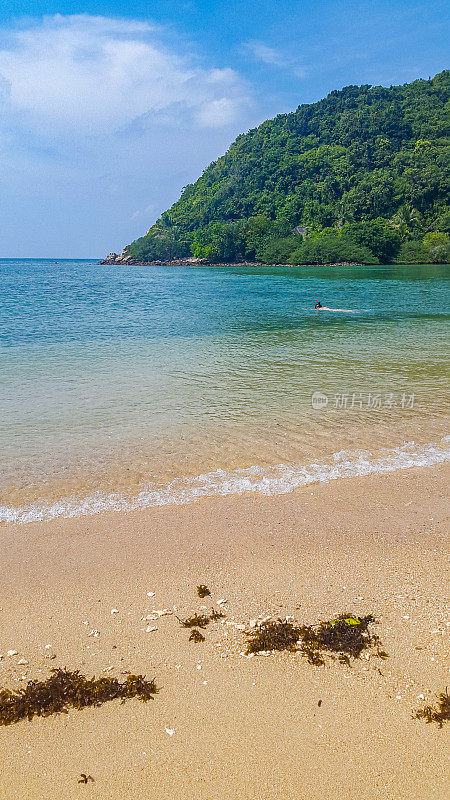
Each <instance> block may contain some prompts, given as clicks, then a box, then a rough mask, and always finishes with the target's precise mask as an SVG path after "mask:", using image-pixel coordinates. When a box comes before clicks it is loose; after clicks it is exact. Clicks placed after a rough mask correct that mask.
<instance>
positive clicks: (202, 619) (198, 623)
mask: <svg viewBox="0 0 450 800" xmlns="http://www.w3.org/2000/svg"><path fill="white" fill-rule="evenodd" d="M177 620H178V622H179V623H180V625H181V626H182V627H183V628H206V626H207V625H209V623H210V619H209V617H208V615H207V614H194V615H193V616H192V617H187V618H186V619H180V618H179V617H177Z"/></svg>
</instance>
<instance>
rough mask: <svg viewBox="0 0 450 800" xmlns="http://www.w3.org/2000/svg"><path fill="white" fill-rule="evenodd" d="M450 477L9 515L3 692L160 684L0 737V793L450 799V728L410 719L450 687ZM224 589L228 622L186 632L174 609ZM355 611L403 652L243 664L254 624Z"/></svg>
mask: <svg viewBox="0 0 450 800" xmlns="http://www.w3.org/2000/svg"><path fill="white" fill-rule="evenodd" d="M448 474H449V472H448V468H447V467H446V466H438V467H433V468H423V469H415V468H414V469H408V470H404V471H399V472H396V473H392V474H389V475H383V476H376V475H372V476H369V477H365V478H353V479H346V480H337V481H333V482H331V483H329V484H321V485H320V484H319V485H312V486H306V487H304V488H302V489H298V490H296V491H295V492H294V493H292V494H288V495H284V496H278V497H274V498H268V497H262V496H251V497H250V496H242V497H229V498H209V499H204V500H202V501H200V502H198V503H194V504H190V505H187V506H170V507H166V508H153V509H148V510H146V511H139V512H135V513H129V514H125V513H122V514H120V513H116V514H113V513H108V514H107V513H105V514H102V515H99V516H96V517H91V518H89V517H83V518H78V519H72V520H64V519H59V520H55V521H53V522H49V523H33V524H29V525H4V526H2V528H1V531H0V540H1V548H2V567H3V569H2V592H1V599H0V606H1V608H2V610H1V612H0V620H1V634H0V653H1V654H2V655H3V659H2V660H1V661H0V679H1V685H2V686H9V687H11V686H16V687H18V686H23V685H25V684H26V679H29V678H38V679H39V678H44V677H46V676H47V675H48V673H49V670H50V669H51V668H54V667H63V666H66V667H68V668H79V669H81V670H82V671H83V672H85V673H86V674H87V675H89V676H90V675H92V674H95V675H97V676H98V675H100V674H110V675H117V676H120V675H121V673H122V672H124V671H127V670H129V671H131V672H142V673H144V674H146V675H147V676H148V677H153V676H155V677H156V682H157V685H158V687H159V689H160V691H159V693H158V694H157V695H156V697H155V699H154V700H153V701H151V702H149V703H147V704H143V703H141V702H140V701H139V700H130V701H127V702H126V703H124V704H120V703H118V702H111V703H107V704H105V705H104V706H102V707H100V708H91V709H85V710H83V711H71V712H70V713H69V714H67V715H64V714H62V715H59V716H57V717H52V718H47V719H42V718H36V719H34V720H33V721H32V722H27V721H24V722H21V723H18V724H17V725H13V726H10V727H7V728H0V759H1V764H2V768H1V777H0V797H2V798H3V797H5V798H21V800H25V798H26V800H37V799H38V798H39V800H41V799H42V798H52V800H60V799H61V800H63V799H64V800H67V799H68V798H70V799H71V798H78V797H89V798H98V799H99V800H100V799H101V800H109V799H110V798H114V800H125V798H127V800H128V798H133V799H136V800H166V799H167V800H174V798H177V800H254V799H255V798H262V799H264V800H335V798H339V800H357V799H358V800H359V798H364V800H375V798H377V800H378V798H381V797H382V798H383V800H394V799H395V800H397V798H398V800H400V799H401V800H412V799H413V798H414V800H419V799H420V800H424V798H436V800H441V798H442V800H443V798H444V797H447V796H448V786H449V780H450V770H449V767H448V730H447V729H446V728H445V726H444V728H443V729H439V728H438V727H437V726H435V725H426V724H425V723H424V722H423V721H421V720H416V719H414V718H413V713H414V710H415V709H417V708H420V707H421V706H423V705H424V703H425V702H427V701H428V702H429V701H430V700H431V699H432V698H433V696H434V694H435V693H436V692H440V691H443V690H444V688H445V686H446V684H448V683H449V682H450V681H449V677H448V662H446V655H447V653H448V632H449V631H450V627H449V626H448V624H447V623H448V619H449V617H448V601H447V596H448V585H449V582H448V549H447V535H448V501H447V498H446V489H447V485H448ZM200 583H206V584H207V585H208V586H209V587H210V588H211V591H212V598H205V599H204V600H200V599H199V598H198V597H197V596H196V586H197V584H200ZM148 592H154V593H155V594H154V597H149V596H148V595H147V593H148ZM221 599H224V600H226V601H227V602H226V603H224V604H223V605H222V608H223V609H224V611H225V612H226V615H227V616H226V619H225V620H224V621H223V622H217V623H214V624H210V625H209V626H208V628H206V630H205V637H206V641H205V642H204V643H201V644H193V643H191V642H189V641H188V637H189V631H187V630H185V629H183V628H181V627H180V625H179V624H178V622H177V620H176V617H175V614H178V615H179V616H180V617H184V616H186V615H190V614H192V613H193V612H195V611H201V610H203V609H202V606H206V609H209V608H210V607H211V605H212V604H214V605H215V606H216V607H217V601H218V600H221ZM210 600H211V602H210ZM174 606H175V607H176V610H175V614H172V615H169V614H168V615H166V616H162V617H161V618H160V619H158V620H157V621H155V622H148V621H143V620H142V617H144V616H147V615H151V614H152V611H153V609H154V610H155V611H160V610H163V609H169V610H170V611H174V608H173V607H174ZM112 609H117V613H111V610H112ZM342 611H346V612H352V613H355V614H368V613H373V614H374V615H375V616H376V617H377V618H378V619H379V624H378V625H376V626H375V630H376V632H377V633H378V635H379V636H380V637H381V640H382V643H383V648H384V649H385V650H386V651H387V652H388V654H389V658H388V659H386V660H384V661H382V660H381V659H379V658H378V657H376V655H375V654H371V655H370V657H369V658H368V659H366V658H364V657H363V658H361V659H360V660H358V661H357V662H355V663H354V665H353V666H352V668H349V667H346V666H344V665H342V664H339V663H337V662H332V661H330V660H327V663H326V665H325V666H322V667H315V666H312V665H310V664H308V662H307V661H306V659H305V658H304V657H303V656H301V655H300V654H298V653H281V654H277V655H273V656H272V655H269V656H255V657H254V658H247V657H246V656H245V655H243V653H244V651H245V642H246V637H245V634H244V633H243V631H242V630H241V629H240V627H236V625H237V626H241V627H242V626H243V625H245V624H246V623H248V621H249V619H251V618H255V617H257V616H258V615H269V614H271V615H272V616H274V617H277V616H283V617H284V616H285V615H293V616H295V618H296V619H297V620H299V621H301V622H306V623H312V622H316V621H318V620H320V619H327V618H330V617H333V616H335V615H336V614H338V613H339V612H342ZM230 623H232V624H230ZM147 626H149V627H157V630H156V631H151V632H146V627H147ZM93 631H98V635H90V634H91V633H92V632H93ZM47 645H50V646H49V647H46V646H47ZM8 650H16V651H17V655H15V656H8V655H7V651H8ZM22 659H24V660H25V661H27V662H28V663H27V664H22V665H19V663H18V662H19V660H22ZM102 671H104V672H102ZM419 695H424V697H425V700H422V699H421V698H420V697H419ZM319 701H322V702H321V705H320V706H319V705H318V704H319ZM166 729H168V731H169V732H167V730H166ZM172 731H173V733H172V735H171V733H170V732H172ZM81 773H88V774H90V775H92V776H93V777H94V779H95V780H94V782H93V783H89V784H87V785H80V784H78V783H77V781H78V778H79V777H80V774H81Z"/></svg>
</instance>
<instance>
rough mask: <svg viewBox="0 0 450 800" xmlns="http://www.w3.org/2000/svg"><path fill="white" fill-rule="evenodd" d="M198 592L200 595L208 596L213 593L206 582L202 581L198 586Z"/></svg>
mask: <svg viewBox="0 0 450 800" xmlns="http://www.w3.org/2000/svg"><path fill="white" fill-rule="evenodd" d="M197 594H198V596H199V597H208V596H209V595H210V594H211V591H210V590H209V589H208V587H207V586H205V584H204V583H201V584H200V586H197Z"/></svg>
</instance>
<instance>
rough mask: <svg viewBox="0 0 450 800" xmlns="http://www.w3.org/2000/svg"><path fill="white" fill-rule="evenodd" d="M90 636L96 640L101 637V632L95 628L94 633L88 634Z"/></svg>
mask: <svg viewBox="0 0 450 800" xmlns="http://www.w3.org/2000/svg"><path fill="white" fill-rule="evenodd" d="M88 636H94V637H95V638H97V636H100V631H98V630H96V629H95V628H94V630H93V631H91V632H90V633H88Z"/></svg>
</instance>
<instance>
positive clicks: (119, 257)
mask: <svg viewBox="0 0 450 800" xmlns="http://www.w3.org/2000/svg"><path fill="white" fill-rule="evenodd" d="M98 263H99V264H123V265H130V266H137V267H198V266H204V267H229V266H230V263H231V262H229V261H224V262H220V263H219V262H217V261H208V259H207V258H194V257H191V258H174V259H172V260H170V261H162V260H160V259H159V260H157V261H140V260H139V259H137V258H133V257H132V256H130V255H128V254H127V253H125V252H124V253H119V254H118V253H110V254H109V256H107V257H106V258H104V259H103V261H99V262H98ZM236 263H237V264H239V266H240V267H269V266H271V267H292V266H297V267H313V266H318V267H360V266H362V265H361V264H357V263H353V262H351V261H339V262H336V263H333V264H295V265H294V264H264V262H262V261H239V262H236Z"/></svg>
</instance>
